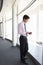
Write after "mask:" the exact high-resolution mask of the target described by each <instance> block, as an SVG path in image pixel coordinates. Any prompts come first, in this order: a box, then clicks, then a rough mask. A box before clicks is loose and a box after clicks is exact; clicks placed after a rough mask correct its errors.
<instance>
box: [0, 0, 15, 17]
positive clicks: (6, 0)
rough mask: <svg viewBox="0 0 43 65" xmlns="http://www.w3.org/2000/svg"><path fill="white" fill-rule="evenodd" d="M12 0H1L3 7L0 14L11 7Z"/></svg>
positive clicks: (13, 0)
mask: <svg viewBox="0 0 43 65" xmlns="http://www.w3.org/2000/svg"><path fill="white" fill-rule="evenodd" d="M14 2H15V0H3V8H2V11H1V12H0V16H1V15H3V14H4V12H5V11H8V10H9V9H10V8H11V7H12V5H13V3H14Z"/></svg>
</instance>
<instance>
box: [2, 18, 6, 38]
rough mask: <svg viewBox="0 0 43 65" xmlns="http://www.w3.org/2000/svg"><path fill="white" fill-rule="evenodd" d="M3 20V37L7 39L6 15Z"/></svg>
mask: <svg viewBox="0 0 43 65" xmlns="http://www.w3.org/2000/svg"><path fill="white" fill-rule="evenodd" d="M2 22H3V39H5V28H6V27H5V17H4V18H3V19H2Z"/></svg>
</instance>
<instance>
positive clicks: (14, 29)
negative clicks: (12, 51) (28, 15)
mask: <svg viewBox="0 0 43 65" xmlns="http://www.w3.org/2000/svg"><path fill="white" fill-rule="evenodd" d="M17 38H18V23H17V3H16V2H15V4H14V6H13V7H12V40H13V46H16V44H17V43H18V41H17Z"/></svg>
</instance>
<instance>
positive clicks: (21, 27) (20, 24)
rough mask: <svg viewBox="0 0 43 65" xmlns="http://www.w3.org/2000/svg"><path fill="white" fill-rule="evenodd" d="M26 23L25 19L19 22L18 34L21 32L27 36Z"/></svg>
mask: <svg viewBox="0 0 43 65" xmlns="http://www.w3.org/2000/svg"><path fill="white" fill-rule="evenodd" d="M24 24H26V23H24V22H23V21H22V22H21V23H19V24H18V34H19V35H23V36H26V31H25V26H24Z"/></svg>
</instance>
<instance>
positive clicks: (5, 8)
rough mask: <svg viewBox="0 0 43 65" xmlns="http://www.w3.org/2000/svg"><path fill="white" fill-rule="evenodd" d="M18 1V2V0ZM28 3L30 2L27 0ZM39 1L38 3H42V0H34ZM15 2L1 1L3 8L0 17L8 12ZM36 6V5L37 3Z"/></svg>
mask: <svg viewBox="0 0 43 65" xmlns="http://www.w3.org/2000/svg"><path fill="white" fill-rule="evenodd" d="M18 1H20V0H18ZM29 1H30V0H29ZM36 1H39V3H43V0H36ZM14 2H15V0H3V8H2V11H1V12H0V17H1V16H2V15H3V14H4V13H5V12H6V11H8V10H10V9H11V7H12V5H13V3H14ZM37 4H38V3H37Z"/></svg>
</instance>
